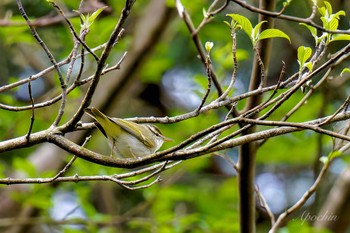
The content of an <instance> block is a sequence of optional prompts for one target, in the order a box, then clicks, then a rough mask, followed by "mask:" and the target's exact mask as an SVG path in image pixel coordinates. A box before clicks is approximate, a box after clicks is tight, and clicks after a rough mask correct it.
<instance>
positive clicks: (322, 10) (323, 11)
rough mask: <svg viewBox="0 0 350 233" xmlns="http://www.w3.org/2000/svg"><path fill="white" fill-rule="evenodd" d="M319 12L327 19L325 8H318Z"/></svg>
mask: <svg viewBox="0 0 350 233" xmlns="http://www.w3.org/2000/svg"><path fill="white" fill-rule="evenodd" d="M318 12H319V13H320V15H322V16H323V17H325V16H326V15H327V10H326V8H325V7H320V8H318ZM321 18H322V17H321Z"/></svg>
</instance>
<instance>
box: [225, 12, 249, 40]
mask: <svg viewBox="0 0 350 233" xmlns="http://www.w3.org/2000/svg"><path fill="white" fill-rule="evenodd" d="M226 16H229V17H231V18H232V20H233V21H235V22H237V23H238V24H239V25H240V26H241V27H242V29H243V31H244V32H245V33H246V34H247V35H248V36H249V38H250V39H251V41H253V38H252V32H253V26H252V23H251V22H250V21H249V19H248V18H246V17H244V16H242V15H238V14H227V15H226ZM231 25H232V24H231Z"/></svg>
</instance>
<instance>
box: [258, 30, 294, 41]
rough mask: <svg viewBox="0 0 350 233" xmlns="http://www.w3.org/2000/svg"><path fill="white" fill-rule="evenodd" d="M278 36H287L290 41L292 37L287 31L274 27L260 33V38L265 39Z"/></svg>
mask: <svg viewBox="0 0 350 233" xmlns="http://www.w3.org/2000/svg"><path fill="white" fill-rule="evenodd" d="M276 37H281V38H285V39H287V40H288V41H289V42H290V38H289V36H288V35H287V34H286V33H284V32H282V31H281V30H278V29H273V28H272V29H266V30H264V31H262V32H261V33H260V35H259V39H258V40H263V39H268V38H276Z"/></svg>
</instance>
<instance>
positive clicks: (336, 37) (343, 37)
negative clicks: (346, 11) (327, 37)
mask: <svg viewBox="0 0 350 233" xmlns="http://www.w3.org/2000/svg"><path fill="white" fill-rule="evenodd" d="M331 40H332V41H339V40H350V35H347V34H333V35H332V38H331Z"/></svg>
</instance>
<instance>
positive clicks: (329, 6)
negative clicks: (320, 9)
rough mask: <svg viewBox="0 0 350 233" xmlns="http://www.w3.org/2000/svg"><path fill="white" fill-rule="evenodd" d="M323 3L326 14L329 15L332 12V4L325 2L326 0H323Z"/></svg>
mask: <svg viewBox="0 0 350 233" xmlns="http://www.w3.org/2000/svg"><path fill="white" fill-rule="evenodd" d="M324 5H325V6H326V8H327V12H328V15H331V14H332V12H333V9H332V5H331V4H330V3H329V2H327V1H324Z"/></svg>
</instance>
